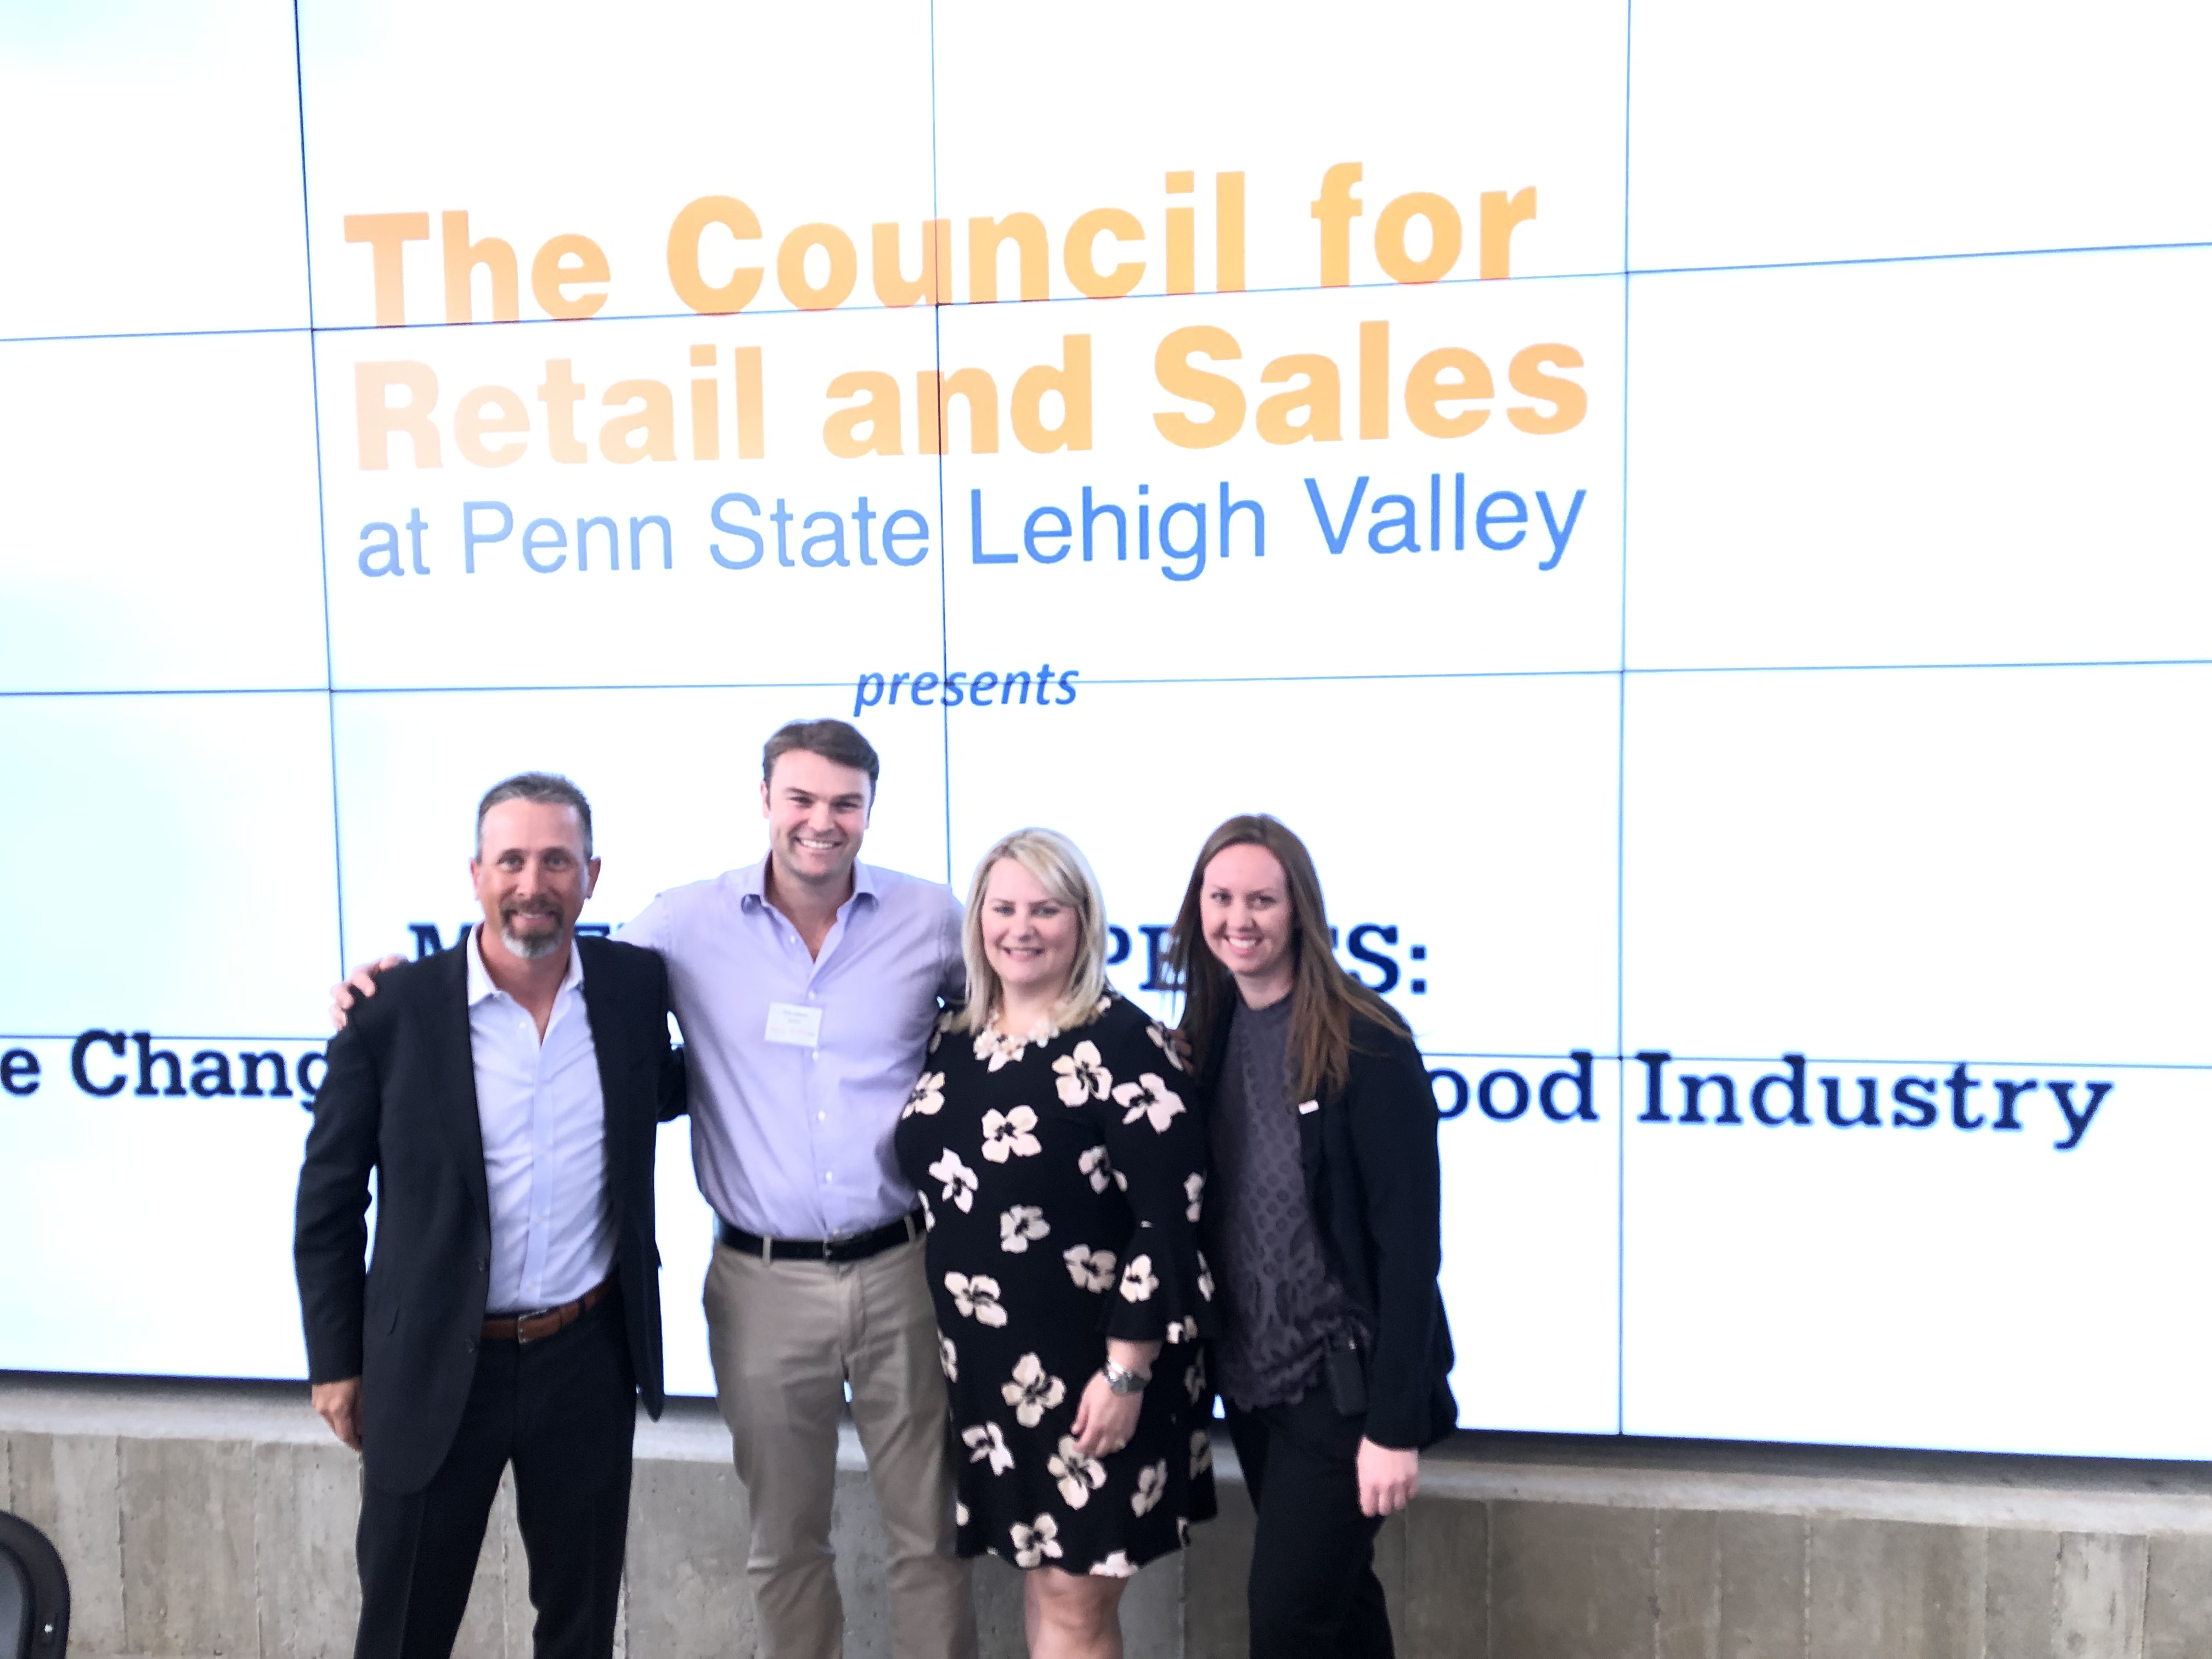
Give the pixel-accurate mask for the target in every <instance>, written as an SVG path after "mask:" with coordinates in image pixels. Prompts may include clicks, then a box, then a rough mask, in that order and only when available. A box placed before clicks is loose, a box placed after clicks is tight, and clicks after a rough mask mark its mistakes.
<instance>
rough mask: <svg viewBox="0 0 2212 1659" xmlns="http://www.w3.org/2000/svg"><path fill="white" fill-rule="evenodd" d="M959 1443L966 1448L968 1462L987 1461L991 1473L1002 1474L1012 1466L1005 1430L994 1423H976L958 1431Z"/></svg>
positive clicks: (1012, 1461)
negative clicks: (971, 1426)
mask: <svg viewBox="0 0 2212 1659" xmlns="http://www.w3.org/2000/svg"><path fill="white" fill-rule="evenodd" d="M960 1443H961V1444H962V1445H963V1446H965V1447H967V1448H968V1461H969V1462H970V1463H988V1464H989V1465H990V1466H991V1473H992V1474H1005V1473H1006V1471H1007V1470H1008V1469H1011V1468H1013V1467H1014V1454H1013V1451H1012V1449H1011V1448H1010V1447H1009V1446H1008V1445H1007V1444H1006V1431H1005V1430H1004V1429H1002V1428H1000V1426H999V1425H997V1424H996V1423H978V1424H976V1425H975V1426H974V1427H973V1428H967V1429H963V1430H961V1431H960Z"/></svg>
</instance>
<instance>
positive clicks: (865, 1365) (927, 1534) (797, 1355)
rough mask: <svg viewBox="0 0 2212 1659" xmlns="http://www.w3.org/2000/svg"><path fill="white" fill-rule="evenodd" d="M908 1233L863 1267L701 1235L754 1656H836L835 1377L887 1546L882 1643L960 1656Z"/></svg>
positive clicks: (947, 1509) (933, 1388)
mask: <svg viewBox="0 0 2212 1659" xmlns="http://www.w3.org/2000/svg"><path fill="white" fill-rule="evenodd" d="M923 1249H924V1242H923V1241H922V1240H921V1239H920V1238H917V1239H915V1240H914V1241H913V1242H912V1243H907V1244H902V1245H899V1246H896V1247H895V1248H894V1249H888V1250H885V1251H884V1252H882V1253H881V1254H880V1255H873V1256H871V1257H869V1258H868V1259H867V1260H866V1261H853V1262H842V1263H834V1264H833V1263H827V1262H820V1261H777V1262H766V1261H762V1260H761V1259H760V1258H759V1257H758V1256H755V1255H744V1254H741V1253H739V1252H738V1251H736V1250H732V1249H729V1248H728V1247H726V1246H725V1245H721V1244H717V1245H716V1246H715V1247H714V1263H713V1265H712V1266H711V1267H708V1270H707V1287H706V1305H707V1342H708V1352H710V1353H711V1354H712V1356H713V1358H714V1387H715V1392H716V1394H717V1395H718V1397H719V1399H720V1404H721V1408H722V1419H723V1421H725V1422H726V1423H727V1424H728V1425H730V1439H731V1442H732V1448H733V1450H734V1453H735V1459H736V1462H737V1468H738V1479H739V1480H743V1481H744V1483H745V1494H746V1498H747V1500H748V1502H749V1503H750V1507H751V1510H752V1541H751V1553H750V1558H749V1559H748V1561H747V1563H746V1566H747V1571H748V1573H749V1575H750V1578H751V1580H752V1587H753V1599H754V1603H755V1607H756V1610H757V1614H758V1617H759V1620H760V1633H761V1645H760V1659H840V1656H841V1655H842V1652H843V1649H844V1608H843V1605H842V1602H841V1601H840V1600H839V1598H838V1595H837V1581H836V1576H835V1574H834V1572H833V1571H832V1565H831V1564H832V1562H833V1560H834V1559H835V1558H834V1554H833V1553H832V1551H831V1549H830V1547H829V1510H830V1499H831V1495H832V1492H833V1489H834V1486H835V1484H836V1473H837V1417H838V1413H839V1411H840V1410H841V1408H842V1407H843V1406H844V1403H845V1385H846V1383H848V1382H849V1383H851V1385H852V1389H853V1423H854V1427H855V1428H857V1429H858V1430H859V1431H860V1445H861V1447H862V1449H864V1450H865V1451H866V1453H867V1457H868V1477H869V1480H871V1482H872V1484H873V1485H874V1486H875V1490H876V1501H877V1503H878V1505H879V1506H880V1507H881V1509H882V1511H883V1517H884V1531H885V1533H886V1534H888V1535H889V1539H890V1600H891V1652H892V1653H893V1654H894V1655H895V1656H896V1659H972V1656H973V1655H974V1654H975V1606H974V1603H973V1602H972V1601H970V1600H969V1587H968V1585H969V1571H968V1563H967V1562H965V1561H963V1560H962V1559H959V1557H958V1556H957V1555H956V1554H955V1553H954V1534H953V1525H952V1496H953V1476H952V1467H951V1460H950V1453H949V1438H950V1435H949V1431H948V1428H947V1421H948V1410H947V1407H946V1404H945V1374H944V1372H943V1370H941V1369H940V1368H939V1361H938V1339H937V1319H936V1316H935V1313H934V1312H933V1310H932V1308H931V1305H930V1299H929V1285H928V1281H927V1279H926V1277H925V1276H924V1270H923V1255H922V1253H923Z"/></svg>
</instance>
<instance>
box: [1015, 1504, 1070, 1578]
mask: <svg viewBox="0 0 2212 1659" xmlns="http://www.w3.org/2000/svg"><path fill="white" fill-rule="evenodd" d="M1006 1535H1007V1537H1009V1538H1010V1539H1012V1541H1013V1546H1014V1565H1016V1566H1018V1567H1036V1566H1042V1565H1044V1561H1045V1559H1046V1558H1047V1557H1048V1556H1049V1557H1050V1558H1051V1559H1053V1560H1055V1561H1057V1560H1059V1559H1060V1522H1057V1521H1055V1520H1054V1519H1053V1518H1052V1516H1049V1515H1040V1516H1037V1518H1036V1522H1035V1523H1034V1524H1033V1525H1030V1526H1026V1527H1025V1526H1024V1525H1023V1524H1022V1523H1021V1522H1018V1521H1017V1522H1014V1524H1013V1525H1012V1526H1011V1527H1009V1528H1006Z"/></svg>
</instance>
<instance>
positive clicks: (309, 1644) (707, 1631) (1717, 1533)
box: [0, 1375, 2212, 1659]
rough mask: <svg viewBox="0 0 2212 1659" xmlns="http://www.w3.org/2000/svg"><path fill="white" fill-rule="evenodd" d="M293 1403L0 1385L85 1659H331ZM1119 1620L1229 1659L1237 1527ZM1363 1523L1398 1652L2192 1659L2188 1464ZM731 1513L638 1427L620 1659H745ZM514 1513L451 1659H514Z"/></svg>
mask: <svg viewBox="0 0 2212 1659" xmlns="http://www.w3.org/2000/svg"><path fill="white" fill-rule="evenodd" d="M304 1392H305V1391H304V1390H303V1389H298V1388H291V1387H271V1386H269V1385H261V1384H205V1383H112V1382H94V1381H85V1380H70V1379H62V1378H52V1377H27V1376H14V1377H9V1376H3V1375H0V1503H4V1506H5V1507H6V1508H8V1509H10V1510H15V1512H16V1513H18V1514H21V1515H23V1516H27V1517H28V1518H29V1519H30V1520H32V1521H33V1522H35V1523H37V1524H38V1525H39V1526H40V1527H42V1528H45V1529H46V1531H47V1533H48V1534H50V1535H52V1537H53V1539H54V1541H55V1542H56V1543H57V1544H58V1546H59V1547H60V1548H61V1551H62V1553H63V1555H64V1558H65V1559H67V1561H68V1563H69V1566H70V1575H71V1579H72V1583H73V1585H74V1588H75V1592H76V1614H75V1621H74V1628H73V1631H72V1640H71V1644H72V1647H73V1648H74V1650H75V1651H76V1653H78V1654H80V1655H84V1656H90V1659H103V1656H119V1655H134V1656H137V1655H143V1656H160V1659H215V1656H224V1659H230V1656H240V1659H345V1656H347V1655H348V1654H349V1653H350V1650H351V1645H352V1636H353V1619H354V1612H355V1607H356V1599H355V1587H354V1578H353V1558H352V1546H353V1540H352V1529H353V1521H354V1514H355V1509H356V1503H357V1494H358V1474H357V1465H356V1460H355V1459H354V1457H353V1456H352V1455H351V1454H349V1453H348V1452H346V1451H345V1450H344V1449H343V1448H340V1447H338V1446H337V1445H336V1444H334V1443H331V1440H330V1438H329V1437H328V1435H327V1434H326V1433H325V1431H324V1430H323V1427H322V1425H321V1424H320V1423H319V1422H318V1421H317V1420H316V1419H314V1417H313V1414H312V1413H309V1412H308V1410H307V1406H306V1403H305V1401H304V1398H303V1395H304ZM1221 1451H1222V1454H1223V1455H1219V1458H1218V1464H1219V1467H1221V1468H1222V1470H1223V1473H1224V1474H1225V1477H1226V1478H1225V1480H1224V1483H1223V1499H1224V1515H1223V1516H1222V1518H1221V1519H1220V1520H1219V1521H1218V1522H1214V1523H1213V1524H1212V1525H1211V1526H1207V1527H1202V1528H1199V1530H1198V1534H1197V1543H1196V1545H1195V1546H1194V1548H1193V1549H1192V1550H1191V1551H1190V1552H1189V1553H1188V1554H1187V1555H1185V1556H1184V1557H1182V1559H1176V1560H1170V1561H1164V1562H1161V1563H1158V1564H1156V1565H1153V1566H1152V1567H1149V1568H1147V1569H1146V1571H1144V1572H1143V1573H1141V1574H1139V1577H1137V1579H1136V1580H1135V1581H1134V1582H1133V1584H1132V1585H1131V1587H1130V1589H1129V1591H1128V1594H1127V1598H1126V1599H1125V1601H1124V1602H1123V1608H1124V1618H1123V1627H1124V1630H1125V1631H1126V1632H1127V1638H1128V1651H1129V1653H1130V1654H1131V1655H1132V1656H1133V1659H1150V1656H1163V1659H1242V1656H1243V1651H1244V1641H1243V1638H1244V1618H1243V1572H1244V1565H1245V1562H1246V1560H1247V1559H1249V1552H1250V1541H1251V1511H1250V1508H1249V1504H1246V1503H1245V1502H1244V1500H1243V1491H1242V1488H1241V1486H1239V1485H1238V1484H1237V1475H1236V1464H1235V1460H1234V1458H1233V1457H1231V1456H1229V1455H1225V1454H1226V1451H1227V1448H1226V1447H1225V1446H1224V1447H1223V1448H1222V1449H1221ZM1424 1479H1425V1495H1424V1496H1423V1498H1421V1499H1420V1500H1419V1502H1418V1503H1417V1504H1415V1505H1414V1506H1413V1510H1411V1511H1410V1512H1409V1513H1408V1514H1407V1515H1406V1516H1402V1517H1401V1518H1399V1519H1397V1520H1395V1521H1393V1522H1391V1523H1390V1525H1389V1527H1388V1528H1386V1529H1385V1531H1384V1533H1383V1541H1382V1546H1381V1550H1380V1570H1381V1571H1382V1572H1383V1575H1384V1577H1385V1580H1386V1582H1387V1583H1388V1586H1389V1592H1390V1595H1391V1601H1392V1605H1393V1610H1394V1613H1395V1616H1396V1620H1397V1626H1398V1632H1399V1637H1400V1651H1401V1654H1403V1655H1406V1656H1407V1659H1431V1656H1435V1659H1443V1656H1451V1659H2212V1470H2208V1469H2207V1468H2205V1467H2203V1466H2201V1465H2183V1464H2125V1463H2112V1462H2094V1461H2088V1460H2050V1459H2027V1458H1990V1457H1959V1456H1940V1455H1925V1454H1906V1453H1894V1452H1868V1451H1850V1450H1837V1449H1791V1448H1778V1447H1750V1446H1727V1445H1710V1444H1692V1443H1668V1442H1652V1441H1627V1440H1620V1441H1613V1440H1597V1441H1592V1440H1583V1439H1575V1438H1570V1437H1528V1436H1483V1437H1477V1436H1463V1437H1462V1438H1461V1440H1460V1442H1458V1443H1455V1444H1454V1445H1453V1446H1452V1447H1450V1448H1449V1449H1448V1450H1447V1451H1445V1452H1444V1453H1443V1454H1442V1455H1432V1456H1431V1458H1430V1459H1428V1460H1427V1461H1426V1462H1425V1476H1424ZM836 1540H837V1545H838V1549H839V1561H838V1582H839V1583H840V1585H841V1587H842V1589H843V1592H844V1595H845V1598H846V1609H847V1626H848V1632H849V1636H848V1645H847V1653H848V1656H849V1659H878V1656H888V1653H889V1645H888V1640H887V1632H888V1621H887V1618H886V1607H885V1605H884V1593H883V1578H884V1574H883V1571H882V1559H883V1547H884V1546H883V1535H882V1531H881V1528H880V1526H879V1524H878V1521H877V1519H876V1515H875V1511H874V1506H873V1504H872V1499H871V1498H870V1496H869V1492H868V1488H867V1480H866V1473H865V1470H864V1468H862V1465H861V1461H860V1454H859V1449H858V1446H857V1444H855V1443H852V1442H850V1440H849V1438H848V1443H847V1444H846V1446H845V1448H844V1451H843V1455H842V1458H841V1474H840V1477H839V1488H838V1498H837V1509H836ZM976 1601H977V1609H978V1615H979V1618H980V1620H981V1626H982V1628H983V1632H984V1649H985V1652H986V1653H987V1655H990V1656H992V1659H1000V1656H1014V1655H1018V1654H1019V1653H1021V1651H1022V1641H1021V1610H1020V1581H1019V1575H1018V1574H1017V1573H1015V1572H1014V1571H1012V1569H1010V1568H1007V1567H1005V1566H1003V1565H1000V1564H999V1563H996V1562H989V1561H987V1562H984V1563H981V1564H980V1565H979V1571H978V1575H977V1580H976ZM530 1622H531V1613H530V1607H529V1600H528V1595H527V1588H526V1577H525V1573H524V1563H523V1557H522V1547H521V1543H520V1539H519V1537H518V1536H517V1535H516V1533H515V1530H514V1520H513V1505H512V1502H511V1498H509V1497H508V1495H507V1494H506V1493H502V1495H501V1504H500V1507H499V1510H498V1512H497V1515H496V1516H495V1522H494V1525H493V1528H492V1529H491V1532H490V1534H489V1536H488V1537H487V1538H486V1540H485V1545H484V1552H483V1558H482V1559H481V1561H480V1562H479V1564H478V1566H477V1587H476V1594H475V1596H474V1598H473V1599H472V1601H471V1604H470V1607H469V1614H468V1621H467V1625H466V1626H465V1630H464V1632H463V1636H462V1639H461V1648H460V1652H461V1654H462V1655H463V1656H464V1659H524V1656H526V1655H527V1653H528V1652H529V1641H530ZM619 1641H620V1644H621V1648H622V1650H623V1653H624V1654H625V1659H709V1656H713V1659H744V1656H747V1655H750V1654H751V1653H752V1651H753V1648H754V1631H753V1626H752V1621H751V1608H750V1601H749V1598H748V1597H747V1595H746V1593H745V1589H744V1491H743V1489H742V1488H741V1487H740V1486H738V1483H737V1480H736V1479H735V1477H734V1476H733V1475H732V1474H731V1472H730V1468H729V1463H728V1441H727V1437H726V1435H725V1434H724V1432H723V1431H722V1428H721V1425H720V1421H719V1420H718V1419H716V1418H715V1417H714V1414H713V1412H712V1410H711V1408H710V1407H705V1406H703V1405H701V1404H699V1403H696V1402H678V1404H677V1405H676V1406H675V1407H673V1408H672V1409H671V1413H670V1414H669V1417H668V1418H667V1419H666V1420H665V1421H664V1422H662V1423H660V1424H659V1425H641V1431H640V1435H639V1439H638V1467H637V1478H636V1486H635V1498H634V1500H633V1504H632V1509H631V1522H630V1544H629V1582H628V1585H627V1589H626V1597H625V1606H624V1612H623V1622H622V1626H621V1634H620V1637H619Z"/></svg>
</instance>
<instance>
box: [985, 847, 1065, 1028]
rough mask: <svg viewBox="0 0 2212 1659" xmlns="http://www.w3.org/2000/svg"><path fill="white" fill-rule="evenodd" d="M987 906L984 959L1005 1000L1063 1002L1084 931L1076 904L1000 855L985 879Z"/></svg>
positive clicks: (1029, 1003) (1032, 1003)
mask: <svg viewBox="0 0 2212 1659" xmlns="http://www.w3.org/2000/svg"><path fill="white" fill-rule="evenodd" d="M982 909H983V957H984V960H986V961H987V962H988V963H990V964H991V970H992V971H993V972H994V973H995V974H997V975H998V976H999V983H1000V987H1001V991H1002V994H1003V996H1004V999H1005V1000H1006V1002H1007V1003H1008V1004H1009V1005H1013V1004H1019V1005H1021V1006H1024V1007H1034V1006H1036V1005H1037V1004H1039V1003H1043V1004H1046V1005H1050V1004H1052V1003H1055V1002H1057V1001H1059V1000H1060V998H1061V996H1063V995H1064V994H1066V990H1067V981H1068V978H1069V976H1070V975H1072V974H1073V972H1074V970H1075V949H1076V945H1077V944H1078V942H1079V935H1080V934H1081V933H1082V931H1083V924H1082V919H1081V917H1080V916H1079V915H1078V914H1077V912H1076V908H1075V907H1074V906H1073V905H1072V904H1069V903H1067V902H1066V901H1064V900H1061V899H1057V898H1054V896H1052V894H1051V893H1050V892H1049V891H1048V890H1046V888H1045V885H1044V884H1043V883H1042V882H1041V881H1039V880H1038V879H1037V878H1036V877H1035V876H1033V875H1031V874H1030V872H1028V871H1027V870H1026V869H1024V867H1023V866H1021V865H1019V864H1018V863H1016V862H1015V861H1014V860H1012V859H1000V860H999V861H998V862H997V863H996V864H994V865H993V866H991V873H990V876H989V878H988V879H987V881H986V882H985V883H984V886H983V905H982Z"/></svg>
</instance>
